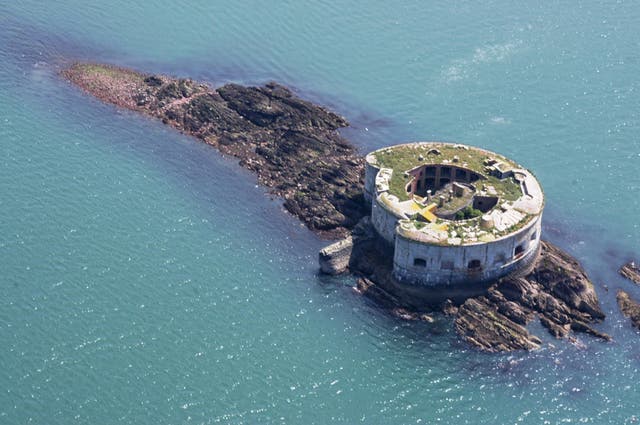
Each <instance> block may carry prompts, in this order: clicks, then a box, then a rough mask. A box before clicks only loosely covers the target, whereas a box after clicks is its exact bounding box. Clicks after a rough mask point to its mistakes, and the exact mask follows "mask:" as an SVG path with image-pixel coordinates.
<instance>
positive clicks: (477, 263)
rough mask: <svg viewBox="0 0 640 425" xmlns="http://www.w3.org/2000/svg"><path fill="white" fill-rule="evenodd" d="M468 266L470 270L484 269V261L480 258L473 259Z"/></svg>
mask: <svg viewBox="0 0 640 425" xmlns="http://www.w3.org/2000/svg"><path fill="white" fill-rule="evenodd" d="M467 268H468V269H469V270H473V271H478V270H481V269H482V263H481V262H480V260H471V261H469V264H467Z"/></svg>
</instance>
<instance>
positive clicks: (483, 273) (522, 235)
mask: <svg viewBox="0 0 640 425" xmlns="http://www.w3.org/2000/svg"><path fill="white" fill-rule="evenodd" d="M365 197H366V199H367V200H368V201H370V202H371V207H372V213H371V219H372V223H373V226H374V228H375V229H376V231H377V232H378V234H379V235H380V236H381V237H382V238H383V239H384V240H385V241H386V242H387V244H388V245H389V246H390V247H391V248H393V275H394V277H395V279H396V280H398V281H399V282H401V283H403V284H406V285H408V286H410V287H411V286H413V287H422V288H426V287H436V286H438V287H441V286H442V285H473V284H480V283H486V282H489V281H492V280H495V279H497V278H500V277H502V276H505V275H507V274H510V273H512V272H516V271H519V270H523V269H526V268H527V267H528V266H529V265H530V264H531V263H532V262H533V260H534V259H535V258H536V256H537V253H538V249H539V245H540V224H541V219H542V211H543V207H544V195H543V192H542V189H541V187H540V184H539V183H538V181H537V179H536V178H535V177H534V176H533V174H531V172H529V171H528V170H526V169H524V168H523V167H521V166H519V165H518V164H516V163H515V162H513V161H511V160H509V159H508V158H505V157H504V156H501V155H498V154H496V153H493V152H489V151H486V150H483V149H479V148H475V147H471V146H465V145H460V144H452V143H440V142H419V143H409V144H403V145H397V146H392V147H388V148H383V149H379V150H377V151H374V152H372V153H370V154H369V155H367V157H366V168H365Z"/></svg>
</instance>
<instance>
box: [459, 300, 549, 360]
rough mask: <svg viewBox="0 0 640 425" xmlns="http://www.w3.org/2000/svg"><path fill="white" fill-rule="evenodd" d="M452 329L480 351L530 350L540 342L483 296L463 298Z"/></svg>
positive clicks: (538, 345)
mask: <svg viewBox="0 0 640 425" xmlns="http://www.w3.org/2000/svg"><path fill="white" fill-rule="evenodd" d="M455 328H456V331H457V332H458V334H459V335H460V336H461V337H462V338H463V339H464V340H465V341H467V342H469V343H471V344H472V345H473V346H475V347H477V348H479V349H481V350H483V351H489V352H496V351H512V350H532V349H535V348H538V347H540V344H542V342H541V341H540V339H539V338H538V337H536V336H534V335H531V334H530V333H529V332H528V331H527V329H526V328H525V327H524V326H522V325H519V324H517V323H515V322H514V321H513V320H511V319H509V318H508V317H506V316H505V315H503V314H502V313H500V312H499V311H498V309H497V308H496V306H495V304H493V303H492V302H491V301H489V300H488V299H487V298H486V297H477V298H469V299H468V300H467V301H465V303H464V304H462V306H460V308H459V310H458V314H457V316H456V319H455Z"/></svg>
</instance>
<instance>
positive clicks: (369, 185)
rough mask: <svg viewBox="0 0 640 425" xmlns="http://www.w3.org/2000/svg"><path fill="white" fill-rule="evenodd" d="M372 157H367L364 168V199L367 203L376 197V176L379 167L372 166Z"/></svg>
mask: <svg viewBox="0 0 640 425" xmlns="http://www.w3.org/2000/svg"><path fill="white" fill-rule="evenodd" d="M373 158H374V157H373V155H371V154H369V155H367V160H366V161H365V166H364V199H365V200H366V201H367V202H372V201H373V200H374V199H375V197H376V176H377V175H378V171H380V167H378V166H377V165H374V164H372V161H373V160H374V159H373Z"/></svg>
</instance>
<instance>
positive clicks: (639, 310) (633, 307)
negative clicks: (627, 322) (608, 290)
mask: <svg viewBox="0 0 640 425" xmlns="http://www.w3.org/2000/svg"><path fill="white" fill-rule="evenodd" d="M616 300H617V301H618V306H619V307H620V310H621V311H622V314H624V315H625V317H628V318H629V319H631V323H633V326H635V327H636V328H637V329H640V303H638V302H637V301H636V300H634V299H632V298H631V297H630V296H629V294H628V293H626V292H625V291H622V290H620V291H618V294H617V296H616Z"/></svg>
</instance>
